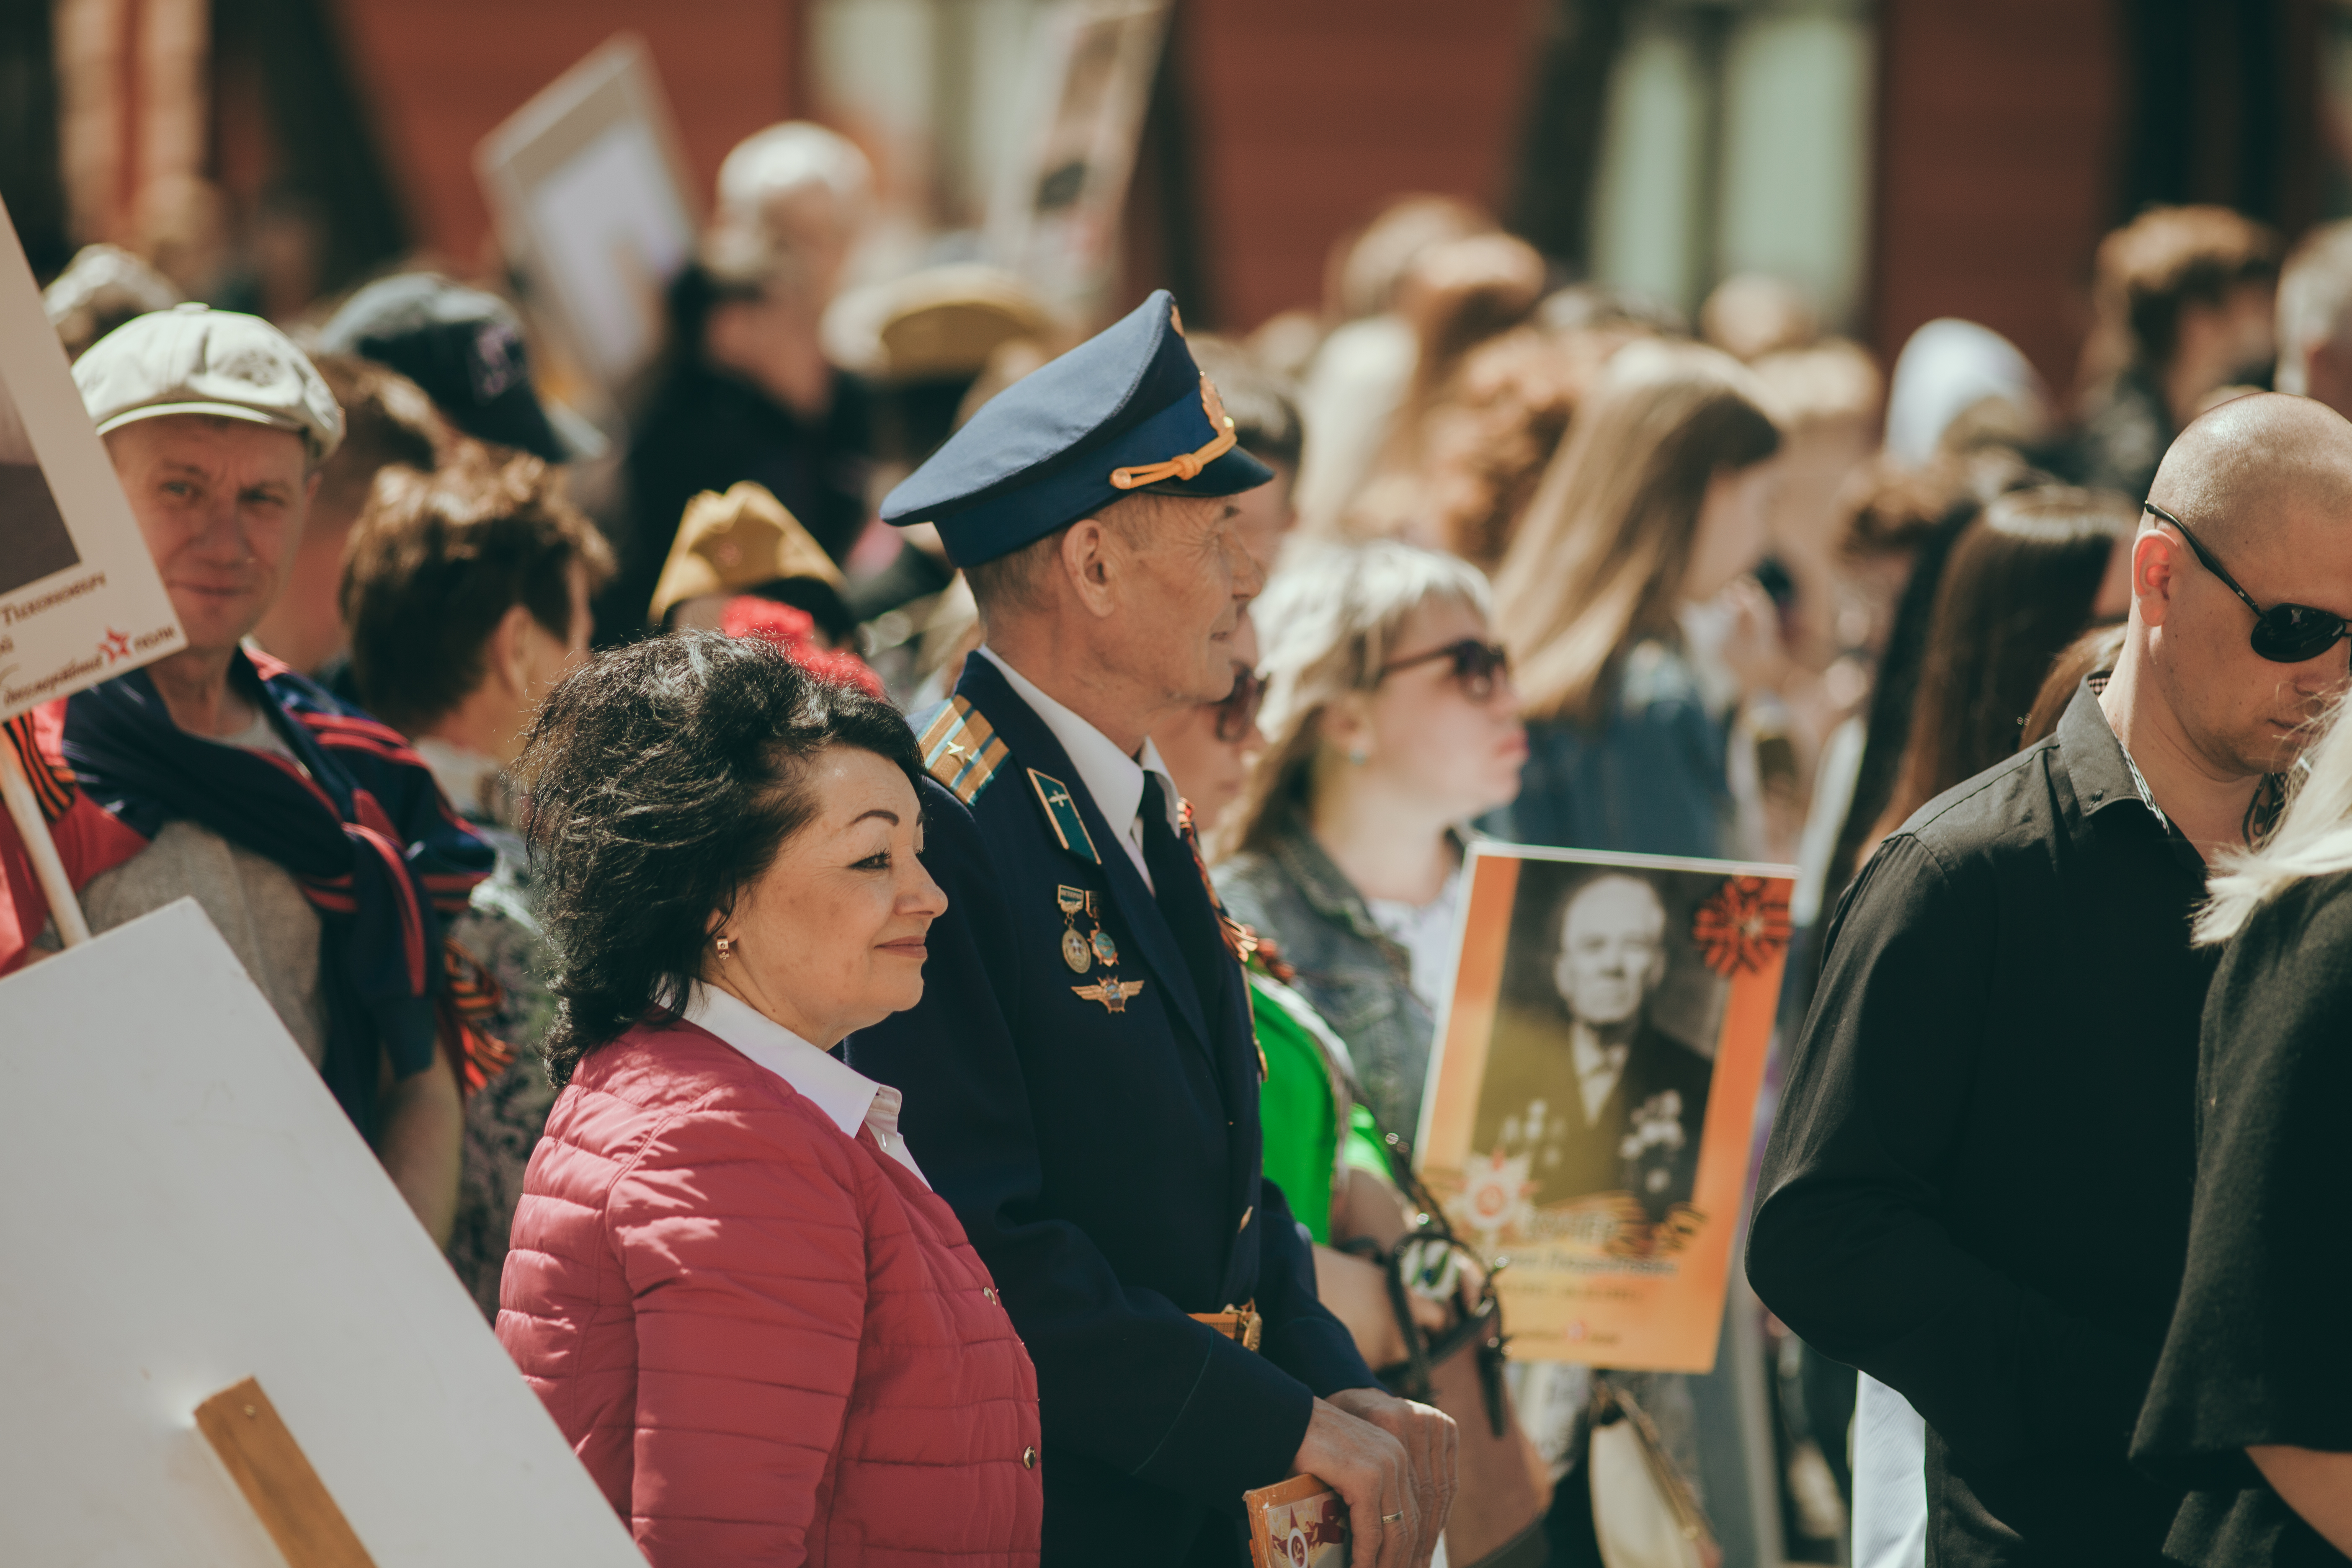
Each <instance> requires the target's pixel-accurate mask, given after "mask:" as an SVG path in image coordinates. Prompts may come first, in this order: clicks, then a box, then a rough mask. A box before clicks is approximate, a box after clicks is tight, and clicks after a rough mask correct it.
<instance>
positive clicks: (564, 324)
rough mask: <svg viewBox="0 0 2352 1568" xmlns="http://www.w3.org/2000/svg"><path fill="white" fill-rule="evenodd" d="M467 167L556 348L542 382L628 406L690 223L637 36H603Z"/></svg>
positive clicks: (656, 335) (669, 130) (569, 396)
mask: <svg viewBox="0 0 2352 1568" xmlns="http://www.w3.org/2000/svg"><path fill="white" fill-rule="evenodd" d="M474 164H475V172H476V174H478V176H479V178H480V180H481V184H482V195H483V196H484V198H485V199H486V200H487V201H488V205H489V208H490V216H491V217H492V218H493V219H494V220H495V221H496V223H497V226H498V232H499V244H500V246H501V247H504V249H505V250H506V253H507V256H508V258H509V260H510V261H512V263H513V264H514V267H515V268H516V270H517V272H518V273H520V276H521V277H522V279H523V280H524V282H525V284H526V286H527V293H526V296H525V302H526V303H527V304H528V305H530V308H531V312H532V316H533V319H534V320H535V321H538V322H540V323H541V324H542V325H544V326H545V327H547V328H548V329H550V331H551V332H552V333H553V335H554V338H555V340H556V341H555V342H554V343H552V344H551V345H550V346H551V347H552V348H555V349H557V350H558V351H560V352H558V353H552V354H550V355H547V356H545V357H546V358H547V359H548V361H549V365H548V369H547V371H546V372H545V373H544V374H547V376H548V378H549V379H550V381H551V383H552V384H551V385H549V386H548V387H546V388H544V390H546V391H549V392H551V393H553V394H554V395H557V396H558V397H560V398H561V399H562V400H563V401H565V402H568V403H574V404H580V405H588V406H593V407H595V408H598V409H599V410H600V411H604V412H606V413H609V412H610V411H611V410H613V409H614V407H616V406H617V407H622V408H625V407H626V406H627V405H628V404H629V403H630V402H631V400H632V399H633V397H634V395H635V393H636V391H637V390H638V389H639V388H640V385H641V384H642V382H643V381H644V379H645V377H646V374H648V372H649V370H650V367H651V366H652V365H653V363H654V361H655V358H656V355H657V354H659V353H660V352H661V349H662V345H663V342H664V340H665V338H666V336H667V332H668V320H667V307H666V306H665V305H664V303H663V294H664V290H665V289H667V288H668V286H669V283H670V280H671V279H674V278H676V277H677V273H678V269H679V268H682V267H684V266H685V265H686V263H687V262H688V259H690V258H692V256H693V254H694V237H695V228H696V224H697V216H696V209H695V204H694V201H693V198H692V196H691V195H689V189H690V187H689V186H688V182H687V179H686V176H685V174H684V170H685V167H686V165H685V161H684V157H683V155H682V154H681V153H679V151H678V147H677V131H676V129H675V127H674V126H673V124H672V122H671V119H670V112H669V100H668V99H667V98H666V97H665V96H663V93H662V88H661V79H660V78H659V77H658V76H657V75H656V74H655V71H654V64H653V57H652V55H651V53H650V52H649V51H648V50H647V49H646V44H645V40H644V39H642V38H640V37H637V36H636V35H635V34H633V33H622V34H618V35H616V36H614V37H612V38H611V39H609V40H607V41H606V42H605V43H604V44H603V45H601V46H599V47H597V48H596V49H595V50H594V51H593V53H591V54H590V55H589V56H588V57H587V58H585V59H583V60H582V61H581V62H580V63H579V64H578V65H575V66H573V67H572V68H571V69H570V70H568V71H565V72H564V73H563V74H562V76H560V77H558V78H556V79H555V80H554V81H552V82H551V83H549V84H548V85H547V86H546V87H545V88H542V89H541V90H540V91H539V93H538V94H537V95H536V96H534V97H533V98H532V99H531V100H530V102H528V103H526V104H524V105H523V106H522V107H521V108H520V109H518V110H515V111H514V113H512V114H511V115H509V116H508V117H507V119H506V120H505V121H503V122H501V123H500V124H499V126H498V128H497V129H496V130H494V131H492V132H490V133H489V134H488V136H485V137H483V138H482V141H481V144H480V146H478V148H477V149H476V150H475V153H474ZM567 368H568V369H569V370H571V371H572V374H570V375H568V376H567V375H565V374H562V372H563V371H564V370H565V369H567Z"/></svg>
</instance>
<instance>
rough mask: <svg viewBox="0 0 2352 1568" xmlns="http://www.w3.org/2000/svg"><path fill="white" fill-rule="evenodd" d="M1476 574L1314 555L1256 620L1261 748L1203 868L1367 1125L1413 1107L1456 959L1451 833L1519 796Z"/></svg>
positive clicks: (1514, 737)
mask: <svg viewBox="0 0 2352 1568" xmlns="http://www.w3.org/2000/svg"><path fill="white" fill-rule="evenodd" d="M1487 604H1488V595H1487V588H1486V578H1485V577H1483V576H1481V575H1480V574H1479V573H1478V571H1477V570H1476V568H1475V567H1472V566H1470V565H1468V564H1467V563H1464V562H1461V561H1457V560H1455V559H1454V557H1452V556H1450V555H1441V554H1438V553H1436V552H1433V551H1426V550H1416V549H1413V548H1412V547H1411V546H1408V545H1403V544H1399V543H1396V542H1390V541H1382V542H1375V543H1370V544H1363V545H1356V546H1350V547H1345V548H1332V549H1327V550H1324V551H1322V552H1317V553H1314V554H1312V555H1310V556H1308V557H1307V558H1305V559H1302V560H1300V561H1298V562H1297V564H1296V565H1295V566H1293V567H1292V568H1290V569H1289V570H1287V571H1286V572H1284V573H1282V574H1279V575H1278V576H1276V578H1275V580H1274V581H1273V582H1272V583H1271V584H1268V585H1267V587H1266V590H1265V595H1263V596H1262V597H1261V598H1260V599H1259V601H1258V602H1257V604H1256V605H1255V607H1254V608H1253V610H1252V612H1251V617H1252V619H1253V620H1254V621H1255V623H1256V625H1257V628H1258V636H1259V638H1260V640H1261V645H1262V647H1263V648H1264V658H1263V659H1262V661H1261V666H1260V668H1261V670H1262V672H1263V674H1264V676H1265V703H1264V706H1263V708H1262V709H1261V710H1260V714H1259V721H1258V722H1259V727H1260V728H1261V729H1262V730H1263V731H1265V736H1266V747H1265V751H1264V752H1261V753H1260V754H1259V756H1258V760H1257V762H1256V763H1255V765H1254V766H1253V767H1252V768H1251V770H1250V776H1249V782H1248V784H1247V786H1246V787H1245V788H1244V792H1243V796H1242V802H1241V805H1240V808H1239V811H1238V813H1237V814H1236V816H1235V819H1234V822H1233V823H1232V825H1231V826H1230V827H1229V828H1228V829H1227V830H1226V831H1224V832H1222V833H1220V834H1219V836H1218V839H1219V842H1220V843H1221V844H1222V845H1229V846H1231V847H1232V851H1233V852H1232V853H1231V854H1230V855H1229V856H1228V857H1227V858H1224V859H1223V862H1222V863H1221V864H1220V865H1219V866H1218V867H1217V869H1216V883H1217V890H1218V892H1219V894H1220V895H1221V896H1222V897H1223V900H1224V901H1225V905H1226V908H1227V909H1228V910H1230V911H1231V912H1232V914H1233V915H1234V918H1235V919H1237V920H1239V921H1243V922H1244V923H1245V924H1247V925H1249V926H1250V927H1252V928H1253V929H1255V930H1256V931H1259V932H1261V933H1263V934H1265V935H1267V936H1270V937H1272V938H1274V939H1275V941H1276V942H1278V943H1279V944H1280V945H1281V948H1282V952H1283V956H1284V957H1285V958H1286V960H1287V961H1288V963H1290V964H1291V965H1292V966H1293V967H1294V968H1295V969H1296V971H1297V978H1296V979H1295V980H1294V981H1293V982H1292V984H1293V985H1294V986H1295V987H1296V988H1297V990H1298V991H1299V992H1300V993H1301V994H1304V995H1305V996H1306V998H1307V1001H1308V1002H1310V1003H1311V1004H1313V1005H1314V1007H1315V1009H1316V1011H1317V1012H1318V1013H1320V1014H1321V1015H1322V1016H1323V1017H1324V1018H1325V1019H1326V1020H1327V1021H1328V1023H1329V1024H1330V1026H1332V1028H1333V1029H1335V1030H1336V1031H1338V1033H1339V1037H1340V1038H1341V1039H1343V1040H1345V1041H1346V1042H1347V1046H1348V1050H1349V1055H1350V1057H1351V1058H1352V1059H1353V1062H1354V1065H1355V1068H1356V1073H1357V1077H1358V1079H1359V1081H1360V1085H1361V1088H1362V1090H1363V1094H1364V1099H1365V1102H1366V1103H1367V1104H1368V1105H1370V1108H1371V1110H1372V1113H1373V1115H1374V1116H1375V1117H1376V1118H1377V1119H1378V1120H1379V1122H1380V1125H1381V1127H1382V1128H1383V1129H1385V1130H1387V1131H1391V1132H1394V1133H1397V1134H1399V1135H1401V1136H1402V1137H1404V1138H1407V1139H1410V1138H1411V1137H1412V1136H1413V1134H1414V1131H1415V1130H1416V1128H1417V1126H1418V1124H1419V1121H1420V1117H1421V1095H1422V1083H1423V1077H1424V1076H1425V1074H1426V1072H1427V1070H1428V1067H1429V1049H1430V1037H1431V1034H1432V1032H1433V1028H1434V1008H1435V1005H1436V1004H1437V1002H1438V1001H1439V999H1440V997H1441V996H1442V994H1443V993H1444V988H1445V984H1446V981H1447V977H1448V969H1449V966H1450V965H1451V963H1452V962H1453V953H1452V942H1453V936H1454V903H1455V900H1456V898H1457V896H1458V893H1459V889H1460V886H1461V867H1462V850H1463V844H1464V836H1465V828H1464V826H1463V825H1464V824H1465V823H1467V822H1468V821H1470V819H1472V818H1473V817H1475V816H1478V815H1479V814H1481V813H1482V812H1486V811H1490V810H1492V809H1494V808H1495V807H1496V806H1499V805H1507V804H1508V803H1509V801H1510V800H1511V798H1512V797H1513V796H1514V795H1517V793H1518V775H1519V764H1520V763H1521V762H1523V761H1524V760H1525V758H1526V756H1527V741H1526V738H1525V734H1524V731H1523V730H1522V727H1521V725H1520V723H1519V720H1518V715H1517V694H1516V693H1515V692H1514V691H1513V690H1512V689H1511V681H1510V676H1509V674H1508V672H1507V668H1506V666H1505V662H1504V659H1503V656H1502V651H1501V649H1500V648H1498V647H1496V645H1495V640H1494V634H1493V632H1492V631H1491V630H1490V629H1489V627H1488V626H1487Z"/></svg>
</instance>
